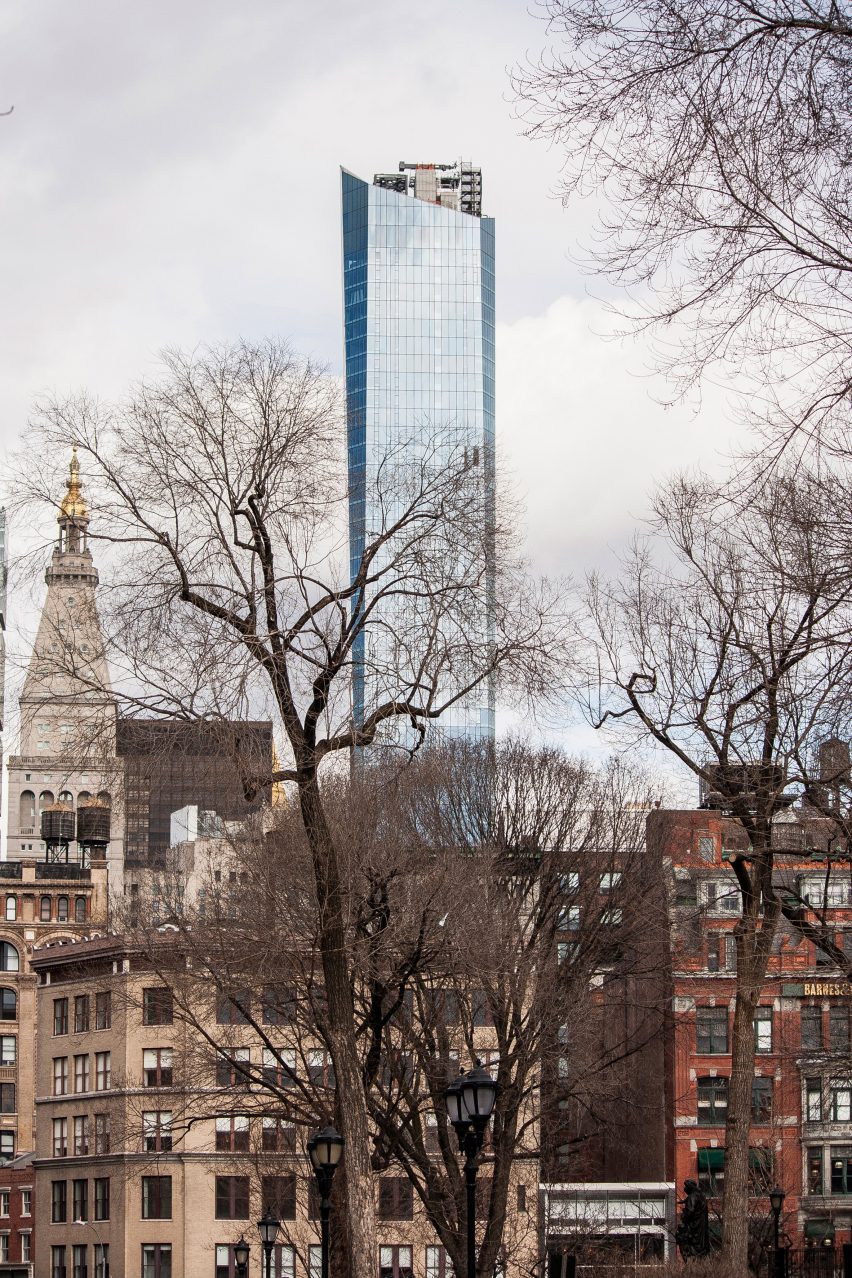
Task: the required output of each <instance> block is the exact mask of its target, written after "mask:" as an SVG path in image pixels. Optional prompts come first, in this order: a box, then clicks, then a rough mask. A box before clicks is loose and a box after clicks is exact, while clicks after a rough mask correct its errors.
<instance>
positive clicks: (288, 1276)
mask: <svg viewBox="0 0 852 1278" xmlns="http://www.w3.org/2000/svg"><path fill="white" fill-rule="evenodd" d="M272 1278H296V1249H295V1247H293V1246H292V1245H291V1244H290V1243H276V1245H275V1250H274V1251H273V1253H272Z"/></svg>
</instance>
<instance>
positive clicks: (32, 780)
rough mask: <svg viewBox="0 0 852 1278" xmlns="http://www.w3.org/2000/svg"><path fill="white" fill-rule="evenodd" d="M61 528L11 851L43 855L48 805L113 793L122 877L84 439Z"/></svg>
mask: <svg viewBox="0 0 852 1278" xmlns="http://www.w3.org/2000/svg"><path fill="white" fill-rule="evenodd" d="M57 523H58V525H59V536H58V538H57V541H56V544H55V546H54V550H53V555H52V558H51V561H50V565H49V567H48V569H47V572H46V574H45V580H46V582H47V596H46V598H45V601H44V607H43V608H42V613H41V618H40V621H39V626H38V632H37V634H36V639H35V644H34V645H33V651H32V656H31V657H30V663H29V667H28V669H27V674H26V678H25V680H24V686H23V690H22V692H21V696H20V701H19V705H20V725H21V728H20V731H21V744H20V754H18V755H13V756H12V757H11V758H10V759H9V765H8V766H9V800H8V804H9V806H8V818H7V820H8V824H7V831H8V835H7V849H8V851H7V856H8V857H9V859H10V860H15V859H18V858H20V857H27V856H38V855H39V853H41V852H43V851H44V845H43V843H42V842H41V838H40V815H41V811H42V809H44V808H45V807H48V806H49V805H50V804H52V803H54V802H57V801H59V802H63V803H66V804H69V805H71V806H73V807H74V808H75V809H76V807H77V805H78V803H79V802H80V800H81V799H87V798H90V797H94V796H97V795H101V796H102V797H103V798H107V797H108V798H109V800H110V802H111V805H112V809H113V819H112V841H111V843H110V846H109V850H108V861H109V864H110V867H111V869H112V870H113V871H115V872H116V873H114V875H111V878H112V880H113V882H114V883H119V882H120V881H121V873H120V871H121V862H122V840H121V837H120V836H121V804H120V784H119V781H120V773H119V770H118V762H117V760H116V755H115V722H116V702H115V698H114V696H113V694H112V690H111V687H110V680H109V670H108V666H107V661H106V656H105V653H104V642H103V634H102V632H101V626H100V621H99V619H98V613H97V605H96V600H95V594H96V587H97V584H98V573H97V569H96V568H95V566H94V564H93V562H92V553H91V551H90V549H89V544H88V536H89V507H88V504H87V502H86V498H85V496H84V495H83V489H82V484H81V480H80V462H79V460H78V458H77V450H76V448H75V449H74V451H73V455H72V458H71V465H70V467H69V475H68V485H67V491H66V493H65V496H64V498H63V500H62V504H61V506H60V507H59V513H58V515H57Z"/></svg>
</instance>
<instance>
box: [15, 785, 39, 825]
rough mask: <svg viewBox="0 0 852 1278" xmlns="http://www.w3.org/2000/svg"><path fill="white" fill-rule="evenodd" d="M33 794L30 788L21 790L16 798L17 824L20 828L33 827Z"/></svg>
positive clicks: (34, 811) (34, 807)
mask: <svg viewBox="0 0 852 1278" xmlns="http://www.w3.org/2000/svg"><path fill="white" fill-rule="evenodd" d="M35 813H36V806H35V794H34V793H33V791H32V790H22V791H21V797H20V799H19V800H18V815H19V818H20V820H19V825H20V827H21V829H22V830H34V829H35Z"/></svg>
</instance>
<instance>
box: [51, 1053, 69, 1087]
mask: <svg viewBox="0 0 852 1278" xmlns="http://www.w3.org/2000/svg"><path fill="white" fill-rule="evenodd" d="M67 1091H68V1057H67V1056H54V1058H53V1094H54V1096H65V1095H66V1093H67Z"/></svg>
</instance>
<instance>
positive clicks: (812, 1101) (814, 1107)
mask: <svg viewBox="0 0 852 1278" xmlns="http://www.w3.org/2000/svg"><path fill="white" fill-rule="evenodd" d="M805 1121H806V1122H808V1123H821V1122H822V1079H821V1078H806V1079H805Z"/></svg>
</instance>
